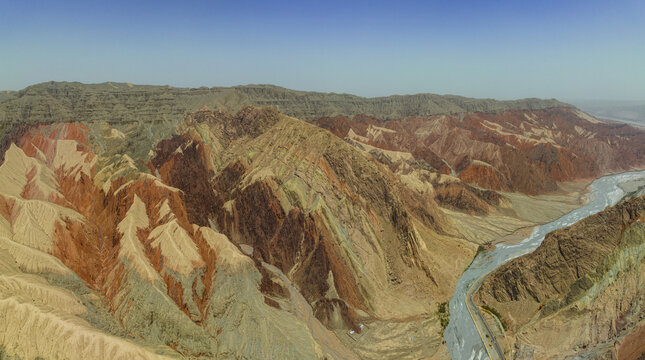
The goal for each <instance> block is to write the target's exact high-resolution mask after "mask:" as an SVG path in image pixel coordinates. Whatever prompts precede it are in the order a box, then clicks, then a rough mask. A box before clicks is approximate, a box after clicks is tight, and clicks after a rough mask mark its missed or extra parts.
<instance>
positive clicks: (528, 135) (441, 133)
mask: <svg viewBox="0 0 645 360" xmlns="http://www.w3.org/2000/svg"><path fill="white" fill-rule="evenodd" d="M580 114H581V113H579V112H577V110H575V109H571V108H551V109H545V110H511V111H505V112H502V113H499V114H489V113H471V114H465V115H462V116H460V117H459V118H457V117H455V116H448V115H446V116H431V117H409V118H406V119H401V120H387V121H381V120H377V119H373V118H368V117H365V116H357V117H354V118H353V119H349V118H347V117H344V116H336V117H334V118H322V119H320V120H318V121H317V122H316V123H317V124H318V125H319V126H321V127H323V128H325V129H328V130H330V131H332V132H333V133H334V134H336V135H338V136H340V137H343V138H344V137H347V136H348V134H349V133H350V130H351V131H352V132H353V133H354V134H357V135H359V136H362V137H363V138H355V139H354V140H357V141H362V142H365V143H367V144H369V145H372V146H376V147H379V148H382V149H386V150H396V151H403V152H409V153H411V154H412V155H413V156H414V157H415V159H416V160H417V161H421V160H423V161H424V162H425V163H426V164H429V165H430V166H432V167H433V168H434V169H436V171H439V172H441V173H443V174H447V173H449V172H450V169H449V168H448V166H446V165H445V164H444V162H443V161H446V162H448V164H449V165H450V167H452V169H454V170H455V171H456V172H457V174H458V175H459V177H460V178H461V179H462V180H464V181H466V182H468V183H470V184H474V185H478V186H482V187H485V188H489V189H494V190H511V191H519V192H523V193H527V194H539V193H545V192H549V191H553V190H555V189H556V184H555V182H556V181H561V182H562V181H572V180H576V179H583V178H589V177H598V176H600V175H602V174H604V173H607V172H611V171H621V170H628V169H632V168H642V167H644V166H645V131H642V130H639V129H636V128H634V127H631V126H629V125H625V124H618V123H604V122H595V121H594V122H592V121H588V120H587V119H585V118H583V117H581V116H582V115H580ZM371 126H378V127H382V128H387V129H389V130H394V131H393V132H392V131H371V132H370V131H369V129H370V127H371ZM374 129H375V128H372V130H374ZM472 160H479V161H483V162H485V163H487V164H490V165H491V166H492V167H493V169H491V170H489V169H484V168H482V167H481V166H476V167H471V166H469V165H470V162H471V161H472ZM494 170H496V171H494ZM462 173H463V174H462Z"/></svg>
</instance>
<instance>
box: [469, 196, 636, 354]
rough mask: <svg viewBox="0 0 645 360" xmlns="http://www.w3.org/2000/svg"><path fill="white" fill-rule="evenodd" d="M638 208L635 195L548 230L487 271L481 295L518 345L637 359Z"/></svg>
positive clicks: (550, 351) (547, 351)
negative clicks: (529, 247)
mask: <svg viewBox="0 0 645 360" xmlns="http://www.w3.org/2000/svg"><path fill="white" fill-rule="evenodd" d="M644 215H645V197H643V196H640V197H635V198H632V199H630V200H627V201H625V202H623V203H620V204H618V205H616V206H614V207H611V208H608V209H606V210H605V211H603V212H601V213H598V214H596V215H592V216H590V217H588V218H586V219H584V220H582V221H580V222H578V223H576V224H574V225H572V226H570V227H568V228H564V229H560V230H557V231H554V232H553V233H551V234H549V235H547V237H546V239H545V240H544V242H543V243H542V245H541V246H540V247H539V248H538V249H537V250H536V251H535V252H533V253H532V254H529V255H525V256H523V257H520V258H518V259H516V260H513V261H511V262H510V263H508V264H505V265H503V266H502V267H500V269H498V270H497V271H496V272H495V273H494V274H493V275H491V276H490V277H489V278H488V279H487V280H486V281H485V282H484V283H483V285H482V287H481V288H480V290H479V292H478V297H479V301H481V302H483V303H484V304H486V305H488V306H491V307H493V308H495V309H497V310H498V311H499V312H500V313H501V315H502V319H503V320H504V321H505V322H506V324H507V325H508V326H509V328H510V334H512V336H513V341H514V343H515V344H516V348H523V347H525V346H527V345H528V346H530V347H532V348H533V351H534V356H536V357H539V358H544V359H551V358H553V359H555V358H563V357H565V358H566V357H573V356H580V355H593V356H600V357H603V358H613V359H634V358H637V357H638V356H640V355H641V354H642V353H643V352H645V347H644V345H643V342H642V341H641V339H642V338H639V334H641V333H642V328H643V320H644V319H645V308H643V306H642V304H643V303H644V301H645V297H644V294H643V291H642V289H643V288H644V286H645V283H644V282H643V274H645V262H644V258H645V219H644V218H643V216H644ZM507 335H508V334H507Z"/></svg>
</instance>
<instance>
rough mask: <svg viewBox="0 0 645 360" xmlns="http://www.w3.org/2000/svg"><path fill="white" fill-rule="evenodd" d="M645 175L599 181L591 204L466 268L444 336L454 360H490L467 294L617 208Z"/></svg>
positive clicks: (592, 188) (593, 187)
mask: <svg viewBox="0 0 645 360" xmlns="http://www.w3.org/2000/svg"><path fill="white" fill-rule="evenodd" d="M644 176H645V171H639V172H628V173H622V174H616V175H609V176H605V177H602V178H600V179H597V180H595V181H594V182H593V183H591V185H590V186H589V190H590V191H589V193H588V195H587V203H586V204H585V205H584V206H582V207H580V208H578V209H576V210H573V211H572V212H570V213H568V214H566V215H564V216H562V217H560V218H559V219H557V220H555V221H553V222H550V223H548V224H544V225H540V226H537V227H535V229H534V230H533V233H532V234H531V236H529V237H528V238H526V239H524V240H522V242H520V243H517V244H513V245H505V244H500V245H497V246H496V247H495V249H494V250H493V251H490V252H482V253H480V254H479V255H478V256H477V257H476V258H475V260H474V261H473V263H472V264H471V265H470V266H469V267H468V269H466V271H465V272H464V274H463V275H462V276H461V278H459V281H458V282H457V288H456V289H455V294H454V295H453V297H452V299H451V300H450V323H449V324H448V327H447V328H446V331H445V333H444V339H445V340H446V344H447V345H448V349H449V350H450V355H451V357H452V359H453V360H480V359H481V360H484V359H488V355H487V354H486V350H485V349H484V344H483V343H482V341H481V339H480V337H479V335H478V333H477V330H476V328H475V324H474V322H473V320H472V318H471V317H470V313H469V312H468V310H467V309H466V294H467V293H468V291H469V290H470V289H471V287H472V286H476V285H478V284H479V280H480V279H482V278H483V277H485V276H486V275H488V274H489V273H491V272H492V271H494V270H495V269H497V268H498V267H499V266H500V265H502V264H504V263H505V262H507V261H509V260H512V259H514V258H516V257H518V256H522V255H524V254H528V253H531V252H533V251H534V250H535V249H536V248H537V247H538V246H539V245H540V244H541V243H542V240H544V236H545V235H546V234H548V233H549V232H551V231H554V230H557V229H559V228H562V227H566V226H569V225H571V224H573V223H575V222H577V221H579V220H581V219H584V218H586V217H587V216H589V215H593V214H595V213H598V212H600V211H602V210H604V209H605V208H606V207H607V206H610V205H614V204H615V203H616V202H618V201H619V200H620V199H621V198H622V197H623V196H624V192H623V190H622V189H621V188H620V187H618V185H619V184H620V183H623V182H625V181H630V180H635V179H639V178H642V177H644Z"/></svg>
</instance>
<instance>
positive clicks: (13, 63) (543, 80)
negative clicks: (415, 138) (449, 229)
mask: <svg viewBox="0 0 645 360" xmlns="http://www.w3.org/2000/svg"><path fill="white" fill-rule="evenodd" d="M50 80H55V81H80V82H84V83H99V82H106V81H115V82H130V83H135V84H156V85H172V86H177V87H199V86H231V85H241V84H274V85H279V86H284V87H287V88H292V89H298V90H312V91H324V92H337V93H352V94H357V95H361V96H385V95H392V94H414V93H422V92H429V93H436V94H455V95H463V96H469V97H484V98H497V99H514V98H524V97H540V98H558V99H609V100H645V1H643V0H616V1H596V0H584V1H567V0H560V1H552V0H541V1H519V0H516V1H501V0H500V1H493V0H481V1H466V0H463V1H459V0H453V1H448V0H443V1H433V0H425V1H421V0H419V1H405V0H402V1H394V0H392V1H336V0H326V1H247V0H238V1H234V0H230V1H217V0H214V1H163V0H159V1H136V0H129V1H120V0H112V1H105V2H103V1H88V0H85V1H64V0H61V1H29V0H21V1H18V0H9V1H8V0H0V89H2V90H19V89H22V88H24V87H26V86H29V85H32V84H35V83H39V82H44V81H50Z"/></svg>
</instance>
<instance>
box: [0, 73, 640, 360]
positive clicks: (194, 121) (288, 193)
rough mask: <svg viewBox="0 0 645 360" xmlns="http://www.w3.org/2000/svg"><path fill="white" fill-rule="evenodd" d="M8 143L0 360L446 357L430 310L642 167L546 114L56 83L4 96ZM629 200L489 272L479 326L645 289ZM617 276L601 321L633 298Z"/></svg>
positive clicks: (553, 112)
mask: <svg viewBox="0 0 645 360" xmlns="http://www.w3.org/2000/svg"><path fill="white" fill-rule="evenodd" d="M0 131H1V142H0V154H1V156H0V158H1V159H2V165H0V185H1V186H0V269H2V270H1V271H0V317H2V318H4V319H5V321H4V324H3V325H0V357H6V358H16V359H18V358H36V357H41V358H78V359H87V358H104V357H109V358H115V359H133V358H144V359H148V358H149V359H152V358H197V359H199V358H204V359H206V358H222V359H262V358H280V359H310V358H311V359H361V358H362V359H403V358H408V359H418V358H434V359H445V358H449V354H448V350H447V348H446V345H445V343H444V341H443V327H444V326H445V324H443V323H442V320H441V319H442V313H441V311H437V309H438V308H441V304H442V303H444V302H447V301H448V300H449V299H450V298H451V296H452V293H453V291H454V289H455V286H456V282H457V280H458V278H459V277H460V275H461V273H462V272H463V271H464V269H465V268H466V267H468V265H469V264H470V262H471V261H472V259H473V257H474V256H475V255H476V254H477V253H479V252H481V251H486V250H487V249H490V248H491V247H492V246H494V245H495V244H496V243H499V242H502V241H504V242H512V241H517V240H519V239H521V238H523V237H525V236H526V234H527V232H529V231H530V229H531V228H532V227H533V226H535V225H537V224H540V223H544V222H548V221H551V220H553V219H555V218H557V217H559V216H561V215H562V214H564V213H566V212H569V211H571V210H572V209H575V208H576V207H578V206H579V205H580V204H581V202H582V201H583V196H584V192H585V187H586V185H587V184H588V183H589V182H590V180H591V179H593V178H597V177H599V176H602V175H605V174H608V173H615V172H623V171H627V170H633V169H644V168H645V131H643V130H642V129H638V128H635V127H632V126H630V125H628V124H619V123H613V122H609V121H604V120H600V119H597V118H595V117H593V116H591V115H589V114H587V113H585V112H583V111H581V110H579V109H577V108H575V107H573V106H571V105H568V104H565V103H562V102H559V101H557V100H539V99H524V100H517V101H495V100H490V99H468V98H463V97H458V96H440V95H431V94H419V95H404V96H390V97H383V98H362V97H358V96H354V95H346V94H327V93H313V92H302V91H294V90H289V89H284V88H280V87H275V86H271V85H248V86H238V87H229V88H223V87H217V88H198V89H186V88H173V87H169V86H142V85H132V84H125V83H104V84H95V85H85V84H80V83H57V82H49V83H43V84H38V85H34V86H30V87H28V88H26V89H24V90H21V91H18V92H12V93H3V95H2V97H0ZM638 191H640V190H638ZM632 195H633V196H632V198H631V199H627V200H626V201H625V202H623V203H621V204H619V205H617V206H616V207H615V208H610V209H608V210H606V212H604V213H601V214H599V215H596V216H594V217H590V218H588V219H586V220H584V222H581V223H578V224H575V225H572V226H571V227H570V228H567V229H563V230H561V231H559V232H556V233H553V234H552V235H551V236H549V237H547V240H545V243H544V245H543V246H542V247H540V248H539V249H538V250H537V251H536V252H535V253H534V254H531V255H529V256H528V257H527V258H520V259H517V261H514V262H512V263H509V264H507V265H505V266H504V267H503V268H500V269H499V270H498V273H496V274H494V275H492V276H491V277H490V278H489V279H488V280H487V282H485V283H484V285H482V288H481V290H480V292H479V294H478V296H480V297H481V299H480V301H481V303H482V304H486V305H487V306H493V307H495V308H499V309H500V310H501V311H502V315H501V316H502V318H503V319H513V320H512V321H511V320H508V326H509V328H510V331H512V332H513V334H515V333H517V334H521V332H522V331H529V330H526V329H528V328H527V327H526V326H527V325H526V324H529V323H530V326H534V327H535V329H537V330H531V331H533V332H532V333H531V336H537V335H535V334H536V332H537V333H538V334H539V331H543V329H544V328H545V327H546V326H551V327H552V326H553V325H552V323H557V324H560V323H562V322H565V321H569V320H570V319H571V315H570V314H569V313H568V312H567V310H566V309H568V306H570V305H571V303H573V302H574V301H579V300H578V299H579V297H576V296H578V295H579V294H580V293H581V291H583V290H584V291H588V290H589V289H591V288H593V284H597V283H602V282H603V281H605V280H603V279H607V276H608V275H606V274H607V271H610V270H608V269H610V268H611V269H613V267H612V266H614V267H615V266H617V265H616V264H620V269H621V271H627V270H625V269H632V270H633V269H640V268H639V266H640V267H642V256H640V255H638V256H636V255H633V256H632V255H630V256H631V257H629V259H630V261H632V260H633V261H632V262H629V263H628V264H627V263H625V262H624V261H623V260H622V259H623V258H625V255H624V254H626V253H629V254H632V253H633V251H632V247H633V246H636V248H637V249H640V247H642V243H643V240H644V239H643V236H642V231H641V230H642V229H641V228H642V222H643V221H644V220H643V218H642V208H643V207H642V202H643V201H642V200H643V196H642V195H639V194H638V193H634V194H632ZM639 224H640V225H639ZM639 231H640V232H639ZM560 243H566V244H568V247H567V249H565V250H566V251H565V250H562V246H560V247H558V245H557V244H560ZM558 249H560V250H558ZM569 250H570V251H569ZM634 251H635V250H634ZM638 251H640V250H638ZM638 254H640V252H638ZM559 256H561V257H562V258H561V259H560V258H559ZM555 258H558V259H560V260H559V261H558V264H557V266H558V268H555V269H554V266H556V265H554V264H553V263H552V261H551V259H555ZM638 264H641V265H638ZM600 268H602V269H604V270H603V271H604V272H601V271H600V270H598V269H600ZM541 269H550V270H553V272H554V275H553V276H551V277H549V279H547V280H545V279H535V278H534V277H532V274H534V273H535V272H537V271H540V270H541ZM594 271H595V273H593V274H592V272H594ZM610 272H611V271H610ZM636 273H641V274H642V271H640V270H638V271H637V272H636ZM508 274H512V276H510V275H508ZM611 274H612V275H611V276H613V277H612V279H615V278H620V281H622V282H620V283H617V285H611V286H609V287H604V288H603V289H602V290H598V291H594V292H591V293H589V295H588V296H589V297H591V298H592V299H596V300H594V301H595V302H594V301H592V304H593V305H592V306H596V308H594V309H596V310H594V311H601V309H605V308H602V306H606V307H607V306H613V304H615V303H616V302H620V303H621V304H623V303H626V302H633V301H636V300H634V299H640V298H641V297H642V294H640V293H639V290H638V289H642V286H640V285H639V284H640V283H639V281H640V277H630V276H623V277H621V276H620V275H616V274H615V273H613V272H611ZM581 279H582V280H581ZM612 281H617V280H612ZM527 284H529V285H527ZM571 289H573V290H571ZM580 289H582V290H580ZM625 289H627V290H625ZM623 290H624V291H623ZM628 290H629V291H628ZM620 291H623V294H624V295H615V294H616V292H620ZM566 294H573V295H571V296H568V295H567V296H568V297H566V299H571V301H569V300H561V297H562V296H565V295H566ZM611 294H614V295H611ZM606 299H609V300H606ZM509 301H510V302H511V304H510V305H509V304H508V302H509ZM612 301H613V302H612ZM638 301H640V300H638ZM518 304H519V305H518ZM608 304H609V305H608ZM518 308H522V309H530V310H531V311H538V312H539V311H541V312H542V313H543V314H546V313H547V312H548V314H549V315H551V318H549V319H548V320H542V318H541V317H539V316H538V317H539V319H538V320H531V321H530V322H529V319H528V318H527V317H526V316H528V313H526V314H520V315H517V314H515V313H514V312H515V311H517V309H518ZM538 309H539V310H538ZM620 309H623V308H620ZM620 309H619V310H620ZM639 309H640V308H639ZM638 311H640V310H638ZM638 311H636V310H634V311H633V313H635V314H637V315H633V316H632V315H630V316H629V317H626V316H625V315H624V313H622V312H620V311H618V310H616V311H614V312H606V313H605V315H604V316H606V317H607V319H610V322H611V321H613V322H611V323H612V324H614V325H612V326H613V327H612V328H611V331H609V330H608V331H605V332H604V333H603V334H602V337H601V338H597V337H596V338H593V339H591V340H589V342H588V344H592V343H593V344H596V343H601V342H602V343H603V344H605V343H609V342H612V341H613V343H612V344H614V343H616V342H621V341H622V342H623V344H624V343H625V342H627V343H633V340H631V342H630V340H629V337H630V336H631V337H632V338H638V337H639V334H641V333H642V331H643V330H642V329H643V327H642V326H641V325H639V324H640V321H641V320H642V315H641V316H640V318H639V317H638V314H640V312H638ZM565 313H566V314H565ZM552 314H555V315H552ZM560 314H564V315H560ZM630 314H632V313H630ZM583 315H584V314H583ZM583 315H576V316H578V317H576V318H575V319H576V321H578V322H573V323H572V325H571V326H573V327H578V328H581V327H583V326H592V325H589V323H588V322H587V320H586V319H587V318H585V317H583ZM545 316H546V315H545ZM554 316H555V317H556V318H555V320H553V319H554ZM558 316H561V318H560V317H558ZM546 321H550V322H549V323H547V322H546ZM544 324H546V325H544ZM603 324H606V322H604V323H603ZM623 328H624V329H623ZM520 329H521V330H520ZM517 336H524V335H517ZM527 336H528V335H527ZM562 336H563V337H566V336H567V335H566V334H563V335H562ZM558 346H562V348H559V347H553V351H555V349H558V351H560V350H562V349H564V350H566V351H569V352H570V353H571V354H572V355H571V356H575V355H576V354H578V353H582V352H584V351H582V350H580V349H578V348H576V347H577V346H579V343H577V342H575V341H573V340H571V341H569V342H563V343H562V344H560V345H558ZM615 348H619V349H621V350H617V351H618V352H616V351H614V352H611V351H610V352H605V353H606V354H609V355H606V356H609V358H611V356H617V357H618V358H629V356H631V355H632V354H636V353H638V352H641V351H645V349H641V348H638V347H634V346H630V345H628V346H622V345H621V346H618V347H615ZM616 354H630V355H624V356H627V357H621V356H619V355H616ZM638 355H640V353H639V354H638ZM544 356H554V355H553V353H545V355H544Z"/></svg>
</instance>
